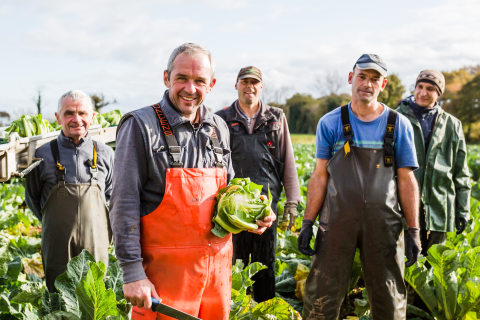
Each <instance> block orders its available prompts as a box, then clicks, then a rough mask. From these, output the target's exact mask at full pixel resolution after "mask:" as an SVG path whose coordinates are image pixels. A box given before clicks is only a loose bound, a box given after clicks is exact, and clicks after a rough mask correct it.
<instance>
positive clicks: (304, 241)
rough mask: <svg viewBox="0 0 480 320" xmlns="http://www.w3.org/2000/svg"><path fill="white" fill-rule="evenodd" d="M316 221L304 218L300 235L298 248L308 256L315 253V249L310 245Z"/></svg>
mask: <svg viewBox="0 0 480 320" xmlns="http://www.w3.org/2000/svg"><path fill="white" fill-rule="evenodd" d="M314 223H315V221H314V220H308V219H303V221H302V229H301V230H300V235H299V236H298V250H299V251H300V252H301V253H303V254H305V255H307V256H313V255H314V254H315V251H313V249H312V248H311V247H310V241H311V240H312V237H313V224H314Z"/></svg>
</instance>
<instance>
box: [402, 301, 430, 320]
mask: <svg viewBox="0 0 480 320" xmlns="http://www.w3.org/2000/svg"><path fill="white" fill-rule="evenodd" d="M407 314H410V315H412V314H414V315H416V316H420V317H422V318H425V319H428V320H434V319H433V317H432V316H431V315H430V314H428V313H427V312H425V311H423V310H422V309H420V308H417V307H415V306H412V305H410V304H407Z"/></svg>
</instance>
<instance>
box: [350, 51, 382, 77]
mask: <svg viewBox="0 0 480 320" xmlns="http://www.w3.org/2000/svg"><path fill="white" fill-rule="evenodd" d="M355 67H357V68H358V69H360V70H367V69H373V70H377V71H378V72H380V74H381V75H382V76H384V77H385V78H386V77H387V64H386V63H385V62H383V60H382V58H380V56H378V55H376V54H368V53H365V54H362V56H361V57H360V58H358V60H357V62H355V65H354V66H353V69H355Z"/></svg>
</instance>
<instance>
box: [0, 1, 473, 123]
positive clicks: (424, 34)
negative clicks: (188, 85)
mask: <svg viewBox="0 0 480 320" xmlns="http://www.w3.org/2000/svg"><path fill="white" fill-rule="evenodd" d="M479 17H480V1H478V0H465V1H464V0H457V1H442V0H437V1H429V0H422V1H419V0H416V1H411V0H404V1H394V0H383V1H353V0H352V1H340V0H339V1H319V0H316V1H307V0H297V1H283V0H275V1H263V0H256V1H250V0H248V1H246V0H245V1H244V0H236V1H234V0H204V1H199V0H197V1H193V0H175V1H163V0H155V1H153V0H136V1H124V0H115V1H114V0H104V1H102V0H95V1H94V0H83V1H64V0H63V1H60V0H42V1H33V0H32V1H22V0H0V72H1V73H0V74H1V76H0V111H6V112H9V113H10V114H11V115H12V116H13V117H16V116H19V115H21V114H23V113H35V112H36V109H35V104H34V102H33V100H34V97H35V95H36V93H37V92H38V90H40V91H41V92H42V99H43V103H44V106H43V113H44V115H45V116H46V117H47V118H52V117H53V114H54V112H55V111H56V108H57V103H58V98H59V97H60V96H61V95H62V94H63V93H65V92H67V91H69V90H72V89H80V90H83V91H85V92H87V93H89V94H93V93H97V94H98V93H101V94H104V95H105V97H106V99H107V100H108V101H111V100H113V99H115V100H116V101H117V102H118V103H117V104H114V105H109V106H107V107H105V110H104V111H109V110H112V109H117V108H118V109H120V110H121V111H122V112H128V111H131V110H135V109H138V108H141V107H143V106H147V105H151V104H154V103H156V102H158V101H159V100H160V99H161V98H162V95H163V92H164V91H165V89H166V88H165V85H164V84H163V71H164V70H165V69H166V65H167V60H168V57H169V55H170V53H171V52H172V51H173V49H175V47H177V46H178V45H180V44H182V43H185V42H196V43H200V44H202V45H204V46H206V47H207V48H208V49H209V50H210V51H211V52H212V54H213V57H214V59H215V62H216V78H217V83H216V85H215V87H214V88H213V90H212V92H211V93H209V94H208V96H207V99H206V101H205V103H206V105H207V106H208V107H210V108H211V110H214V111H215V110H218V109H220V108H223V107H225V106H228V105H230V104H231V103H232V102H233V101H234V100H235V99H236V98H237V92H236V90H235V87H234V85H235V80H236V76H237V74H238V71H239V70H240V68H242V67H245V66H249V65H254V66H256V67H258V68H259V69H260V70H261V71H262V73H263V79H264V83H265V86H266V87H269V88H270V89H274V88H280V87H289V88H291V89H290V92H291V93H294V92H300V93H309V94H312V95H313V96H318V92H317V91H316V90H315V85H314V84H315V79H316V78H318V77H322V75H325V74H326V73H328V72H338V73H339V74H341V75H342V76H343V75H344V77H345V90H346V91H347V92H348V90H349V87H348V86H347V77H348V72H349V71H350V70H351V69H352V67H353V65H354V64H355V61H356V60H357V59H358V58H359V57H360V56H361V55H362V54H363V53H375V54H378V55H380V56H381V57H382V59H383V60H384V61H385V62H386V63H387V66H388V72H389V73H396V74H397V75H398V76H399V77H400V79H401V80H402V82H403V84H404V85H405V87H406V88H407V89H408V90H409V89H410V88H411V87H412V85H413V84H414V82H415V78H416V76H417V75H418V73H419V72H420V71H421V70H424V69H437V70H448V71H449V70H454V69H459V68H461V67H463V66H465V65H477V64H480V18H479Z"/></svg>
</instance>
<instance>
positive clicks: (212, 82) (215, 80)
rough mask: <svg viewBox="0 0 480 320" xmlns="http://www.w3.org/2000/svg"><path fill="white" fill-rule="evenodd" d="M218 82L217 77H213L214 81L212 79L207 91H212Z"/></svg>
mask: <svg viewBox="0 0 480 320" xmlns="http://www.w3.org/2000/svg"><path fill="white" fill-rule="evenodd" d="M216 83H217V78H213V79H212V81H210V84H209V85H208V86H207V93H208V92H210V91H212V89H213V87H214V86H215V84H216Z"/></svg>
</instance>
